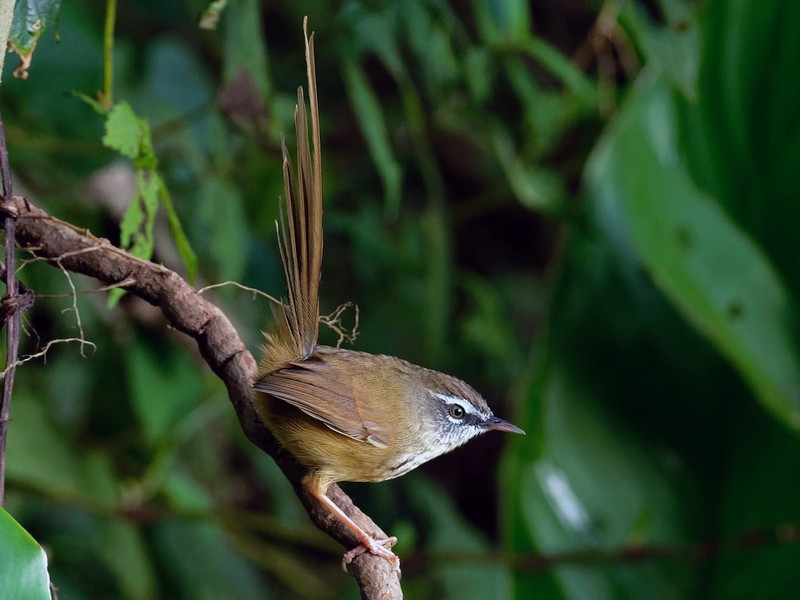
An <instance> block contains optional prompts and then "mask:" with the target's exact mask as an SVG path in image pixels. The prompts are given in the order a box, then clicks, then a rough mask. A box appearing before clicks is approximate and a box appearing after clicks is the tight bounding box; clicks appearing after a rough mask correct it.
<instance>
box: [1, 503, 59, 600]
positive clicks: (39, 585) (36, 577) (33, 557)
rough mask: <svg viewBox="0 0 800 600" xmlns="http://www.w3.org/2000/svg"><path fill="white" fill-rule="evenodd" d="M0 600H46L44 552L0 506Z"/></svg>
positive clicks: (47, 591) (46, 581) (47, 587)
mask: <svg viewBox="0 0 800 600" xmlns="http://www.w3.org/2000/svg"><path fill="white" fill-rule="evenodd" d="M0 600H50V576H49V575H48V574H47V555H46V554H45V553H44V550H42V547H41V546H40V545H39V544H37V543H36V540H34V539H33V538H32V537H31V536H30V534H29V533H28V532H27V531H25V530H24V529H23V528H22V526H21V525H20V524H19V523H17V522H16V521H15V520H14V518H13V517H12V516H11V515H10V514H8V513H7V512H6V511H5V510H4V509H2V508H0Z"/></svg>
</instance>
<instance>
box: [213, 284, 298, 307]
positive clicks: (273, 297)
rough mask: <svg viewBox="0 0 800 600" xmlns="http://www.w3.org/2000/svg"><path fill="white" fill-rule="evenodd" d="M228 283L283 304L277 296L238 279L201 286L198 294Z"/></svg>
mask: <svg viewBox="0 0 800 600" xmlns="http://www.w3.org/2000/svg"><path fill="white" fill-rule="evenodd" d="M226 285H232V286H233V287H237V288H239V289H241V290H244V291H246V292H250V293H252V294H253V297H255V296H256V295H258V296H263V297H264V298H266V299H267V300H269V301H271V302H274V303H275V304H277V305H278V306H280V305H281V304H282V302H281V301H280V300H278V299H277V298H276V297H275V296H270V295H269V294H267V293H266V292H262V291H261V290H257V289H255V288H251V287H247V286H246V285H242V284H241V283H239V282H238V281H223V282H222V283H212V284H211V285H207V286H205V287H201V288H200V289H199V290H197V293H198V294H202V293H203V292H205V291H207V290H213V289H214V288H219V287H224V286H226Z"/></svg>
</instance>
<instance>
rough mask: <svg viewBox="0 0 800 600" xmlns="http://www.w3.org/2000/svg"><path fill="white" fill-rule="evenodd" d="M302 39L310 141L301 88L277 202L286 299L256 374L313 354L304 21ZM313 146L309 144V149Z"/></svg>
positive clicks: (317, 262)
mask: <svg viewBox="0 0 800 600" xmlns="http://www.w3.org/2000/svg"><path fill="white" fill-rule="evenodd" d="M303 33H304V36H305V43H306V68H307V75H308V98H309V103H310V111H311V139H309V132H308V116H307V114H306V102H305V98H304V96H303V88H302V87H300V88H298V90H297V106H296V107H295V113H294V124H295V132H296V136H297V181H296V182H295V178H294V175H293V169H292V161H291V158H290V157H289V153H288V150H287V149H286V143H285V141H284V140H281V149H282V152H283V184H284V195H285V204H284V205H281V217H280V225H279V226H277V224H276V227H277V228H278V245H279V247H280V252H281V260H282V261H283V269H284V272H285V274H286V284H287V288H288V298H287V300H286V302H284V303H283V305H282V306H281V308H280V309H279V310H278V311H276V314H275V320H276V322H275V325H274V326H273V328H272V330H271V331H270V332H269V333H268V334H267V342H266V344H265V345H264V347H263V350H262V356H261V361H260V363H259V377H261V376H263V375H266V374H268V373H270V372H272V371H275V370H277V369H280V368H282V367H284V366H286V364H287V363H288V362H289V361H292V360H297V359H302V358H306V357H308V356H310V355H311V354H313V352H314V349H315V348H316V346H317V332H318V327H319V324H318V321H319V280H320V273H321V270H322V153H321V147H320V146H321V144H320V132H319V107H318V104H317V80H316V67H315V65H314V34H313V33H312V34H311V36H310V37H309V35H308V30H307V19H306V20H304V21H303ZM311 144H313V152H312V147H311Z"/></svg>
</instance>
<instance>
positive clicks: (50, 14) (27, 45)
mask: <svg viewBox="0 0 800 600" xmlns="http://www.w3.org/2000/svg"><path fill="white" fill-rule="evenodd" d="M60 10H61V0H16V3H15V4H14V19H13V20H12V21H11V30H10V31H9V36H8V44H9V50H11V51H13V52H16V53H17V54H18V55H19V57H20V60H21V61H22V63H21V65H20V66H19V67H18V68H17V70H16V71H15V72H14V75H15V76H16V77H19V78H21V79H26V78H27V70H28V67H29V66H30V62H31V58H32V55H33V52H34V50H35V49H36V44H37V43H38V41H39V38H40V37H41V35H42V33H44V32H45V30H46V29H47V28H48V27H50V26H51V25H52V24H53V23H55V22H56V21H57V19H58V13H59V11H60Z"/></svg>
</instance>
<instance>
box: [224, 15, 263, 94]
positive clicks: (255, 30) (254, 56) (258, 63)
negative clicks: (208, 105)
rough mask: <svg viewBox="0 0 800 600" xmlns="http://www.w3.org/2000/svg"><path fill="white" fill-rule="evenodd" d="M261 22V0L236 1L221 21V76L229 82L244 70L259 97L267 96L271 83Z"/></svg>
mask: <svg viewBox="0 0 800 600" xmlns="http://www.w3.org/2000/svg"><path fill="white" fill-rule="evenodd" d="M212 4H213V3H212ZM263 22H264V21H263V15H262V14H261V3H259V2H256V1H255V0H238V1H237V2H232V3H231V5H230V6H229V7H228V8H227V10H226V12H225V19H224V21H223V23H224V26H225V34H226V35H225V36H224V37H223V39H224V41H225V46H224V59H225V60H224V63H223V66H224V73H223V79H224V81H225V82H229V81H231V80H233V79H234V78H236V77H238V76H239V73H240V72H241V70H242V69H245V70H246V71H247V74H248V76H249V78H250V80H251V81H252V82H253V83H254V84H255V87H256V89H257V90H258V93H259V94H260V95H261V98H267V97H269V96H270V92H271V85H270V80H269V62H268V60H267V58H268V57H267V47H266V45H265V44H264V40H265V39H266V37H265V35H264V31H263V27H262V23H263Z"/></svg>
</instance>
